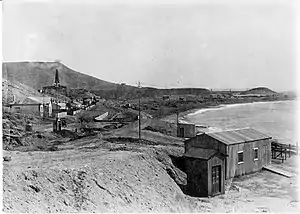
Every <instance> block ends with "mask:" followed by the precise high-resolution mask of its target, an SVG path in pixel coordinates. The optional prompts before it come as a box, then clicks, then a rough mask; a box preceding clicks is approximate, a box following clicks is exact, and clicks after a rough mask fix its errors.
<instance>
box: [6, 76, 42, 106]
mask: <svg viewBox="0 0 300 214" xmlns="http://www.w3.org/2000/svg"><path fill="white" fill-rule="evenodd" d="M29 96H42V95H41V94H40V93H39V92H38V91H37V90H35V89H33V88H31V87H29V86H27V85H24V84H22V83H20V82H18V81H14V82H11V81H9V80H7V79H5V78H3V79H2V103H3V104H7V103H12V102H15V103H21V102H22V101H23V100H24V99H25V98H26V97H29Z"/></svg>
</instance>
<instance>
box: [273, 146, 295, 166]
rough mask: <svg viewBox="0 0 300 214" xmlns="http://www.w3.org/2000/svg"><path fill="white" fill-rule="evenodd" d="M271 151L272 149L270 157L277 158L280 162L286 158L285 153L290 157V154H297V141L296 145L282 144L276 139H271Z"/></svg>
mask: <svg viewBox="0 0 300 214" xmlns="http://www.w3.org/2000/svg"><path fill="white" fill-rule="evenodd" d="M271 151H272V159H279V160H281V161H282V162H284V160H286V158H287V155H288V156H289V157H291V154H292V153H293V154H297V155H298V153H299V147H298V142H297V144H296V145H292V144H282V143H278V142H276V141H273V142H272V143H271Z"/></svg>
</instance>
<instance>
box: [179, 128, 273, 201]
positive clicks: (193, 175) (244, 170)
mask: <svg viewBox="0 0 300 214" xmlns="http://www.w3.org/2000/svg"><path fill="white" fill-rule="evenodd" d="M270 139H271V137H269V136H267V135H265V134H262V133H260V132H258V131H256V130H254V129H251V128H244V129H237V130H229V131H222V132H213V133H202V134H199V135H196V136H195V137H193V138H190V139H188V140H186V141H185V154H184V158H185V160H186V161H185V164H186V170H187V171H186V172H187V177H188V178H187V180H188V189H189V192H190V193H191V194H192V195H195V196H214V195H218V194H221V193H224V183H225V180H226V179H230V178H233V177H235V176H242V175H245V174H249V173H252V172H256V171H259V170H261V169H262V167H263V166H266V165H268V164H270V162H271V141H270Z"/></svg>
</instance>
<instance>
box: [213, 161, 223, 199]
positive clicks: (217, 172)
mask: <svg viewBox="0 0 300 214" xmlns="http://www.w3.org/2000/svg"><path fill="white" fill-rule="evenodd" d="M220 192H221V165H217V166H213V167H212V194H213V195H216V194H218V193H220Z"/></svg>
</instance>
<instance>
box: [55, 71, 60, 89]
mask: <svg viewBox="0 0 300 214" xmlns="http://www.w3.org/2000/svg"><path fill="white" fill-rule="evenodd" d="M54 85H55V86H58V85H59V76H58V70H57V69H56V71H55V77H54Z"/></svg>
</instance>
